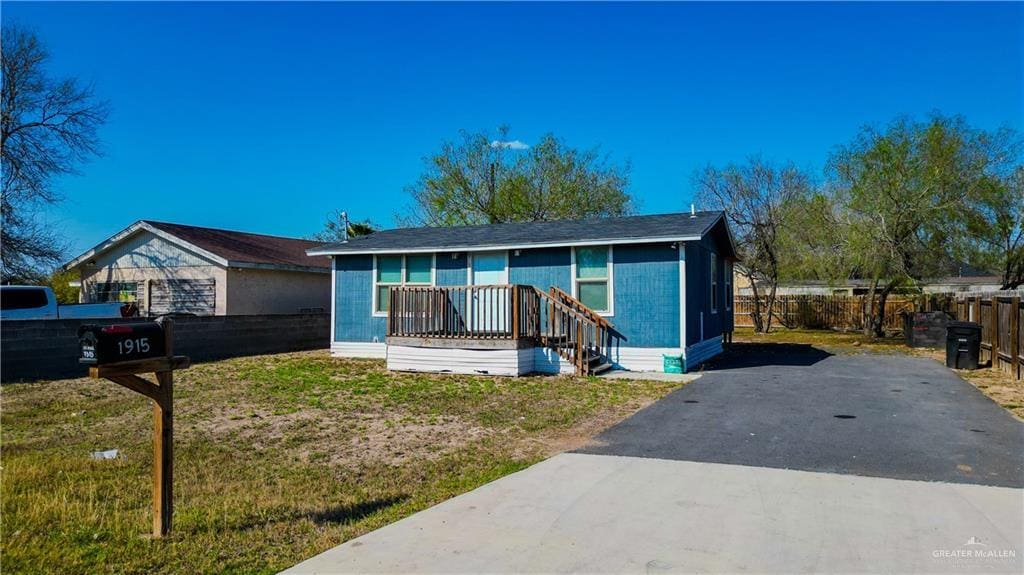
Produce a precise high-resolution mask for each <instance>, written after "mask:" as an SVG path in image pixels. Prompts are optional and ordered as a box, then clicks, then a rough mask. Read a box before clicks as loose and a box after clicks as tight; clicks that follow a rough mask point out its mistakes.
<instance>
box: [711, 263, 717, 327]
mask: <svg viewBox="0 0 1024 575" xmlns="http://www.w3.org/2000/svg"><path fill="white" fill-rule="evenodd" d="M711 313H718V254H711Z"/></svg>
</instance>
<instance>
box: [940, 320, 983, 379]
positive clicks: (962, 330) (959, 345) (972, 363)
mask: <svg viewBox="0 0 1024 575" xmlns="http://www.w3.org/2000/svg"><path fill="white" fill-rule="evenodd" d="M980 355H981V324H977V323H973V322H969V321H951V322H949V323H947V324H946V367H951V368H953V369H978V357H979V356H980Z"/></svg>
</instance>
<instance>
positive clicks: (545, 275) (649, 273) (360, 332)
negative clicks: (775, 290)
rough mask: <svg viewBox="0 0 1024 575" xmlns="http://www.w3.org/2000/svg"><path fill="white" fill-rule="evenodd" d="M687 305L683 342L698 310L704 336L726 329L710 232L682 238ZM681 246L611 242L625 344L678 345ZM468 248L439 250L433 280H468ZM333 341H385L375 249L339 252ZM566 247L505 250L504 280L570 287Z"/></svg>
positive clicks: (693, 336) (695, 336) (690, 335)
mask: <svg viewBox="0 0 1024 575" xmlns="http://www.w3.org/2000/svg"><path fill="white" fill-rule="evenodd" d="M682 249H685V252H684V256H685V258H686V282H687V286H686V298H687V301H686V306H687V318H686V321H687V345H693V344H695V343H698V342H699V341H700V313H701V312H702V311H703V312H704V338H705V339H707V338H711V337H715V336H717V335H720V334H721V333H722V332H723V330H728V329H731V316H732V311H731V310H725V309H724V302H725V297H726V296H727V294H726V293H725V265H724V262H722V261H721V260H720V261H719V266H718V271H719V281H718V287H719V289H720V290H721V292H720V296H719V297H720V301H721V302H723V304H722V306H721V310H720V312H719V313H718V314H711V313H710V305H711V298H710V293H709V291H708V290H709V288H710V281H709V278H708V273H709V271H710V270H709V268H710V258H711V257H718V256H717V253H716V248H715V244H714V242H713V241H711V240H710V239H706V240H704V241H700V242H687V243H686V244H685V246H683V247H682ZM679 255H680V254H679V252H678V251H677V250H676V249H673V248H672V247H671V246H670V245H668V244H665V243H657V244H637V245H618V246H615V247H614V248H613V256H612V260H613V266H614V271H613V281H614V291H613V297H614V299H615V301H614V306H615V310H614V311H615V315H614V316H612V317H610V318H609V319H610V320H611V321H612V323H614V324H615V326H616V328H617V329H618V330H619V331H620V332H621V333H622V336H623V339H622V340H621V341H620V345H621V346H623V347H672V348H674V347H679V338H680V333H679V314H680V308H679V305H680V304H679V295H680V293H679V289H680V286H679V267H678V266H679ZM466 263H467V257H466V254H465V252H462V253H459V254H458V256H457V257H455V258H453V257H452V255H451V254H450V253H439V254H437V257H436V259H435V266H436V271H435V279H436V283H437V285H448V286H451V285H465V284H466V283H467V270H466ZM333 273H334V274H335V290H336V291H335V294H334V297H335V325H334V340H335V341H351V342H372V341H375V340H376V341H380V342H383V341H384V339H385V327H386V326H385V318H383V317H375V316H373V314H372V310H371V307H372V298H373V257H372V256H369V255H353V256H336V257H335V258H334V272H333ZM571 274H572V271H571V249H570V248H567V247H566V248H542V249H524V250H520V254H519V255H518V256H517V255H515V253H514V252H512V253H510V254H509V282H510V283H514V284H527V285H533V286H536V287H538V288H540V289H543V290H545V291H546V290H547V289H548V288H549V287H550V286H553V285H554V286H558V287H559V288H561V289H563V290H565V291H567V292H571V291H572V275H571Z"/></svg>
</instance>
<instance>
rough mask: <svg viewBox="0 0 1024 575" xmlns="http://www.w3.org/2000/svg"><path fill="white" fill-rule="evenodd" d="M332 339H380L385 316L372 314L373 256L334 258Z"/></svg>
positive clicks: (383, 328)
mask: <svg viewBox="0 0 1024 575" xmlns="http://www.w3.org/2000/svg"><path fill="white" fill-rule="evenodd" d="M334 289H335V292H334V341H361V342H372V341H374V338H377V339H376V340H377V341H380V342H383V341H384V335H385V328H386V325H385V319H386V318H383V317H375V316H374V315H373V310H372V309H371V308H372V307H373V256H335V257H334Z"/></svg>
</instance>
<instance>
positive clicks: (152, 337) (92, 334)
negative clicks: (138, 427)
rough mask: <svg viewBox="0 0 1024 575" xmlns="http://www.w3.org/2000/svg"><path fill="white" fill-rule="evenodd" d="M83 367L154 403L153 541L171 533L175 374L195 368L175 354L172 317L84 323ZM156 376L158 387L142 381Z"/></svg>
mask: <svg viewBox="0 0 1024 575" xmlns="http://www.w3.org/2000/svg"><path fill="white" fill-rule="evenodd" d="M78 337H79V341H80V342H81V347H82V357H81V359H80V360H79V361H80V362H81V363H85V364H89V365H90V367H89V377H92V378H94V379H108V380H110V381H112V382H114V383H116V384H118V385H121V386H123V387H127V388H128V389H130V390H132V391H134V392H136V393H141V394H142V395H145V396H146V397H148V398H150V399H152V400H153V537H157V538H159V537H163V536H164V535H167V533H168V532H170V530H171V517H172V515H173V514H174V370H175V369H185V368H187V367H189V365H191V362H190V360H189V358H188V357H186V356H183V355H174V323H173V321H172V320H171V319H170V318H160V319H159V320H157V321H155V322H145V323H136V324H125V325H110V326H95V325H83V326H82V327H81V328H79V331H78ZM140 373H153V374H155V375H156V380H157V383H155V384H154V383H153V382H151V381H149V380H146V379H143V378H141V377H139V375H138V374H140Z"/></svg>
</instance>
